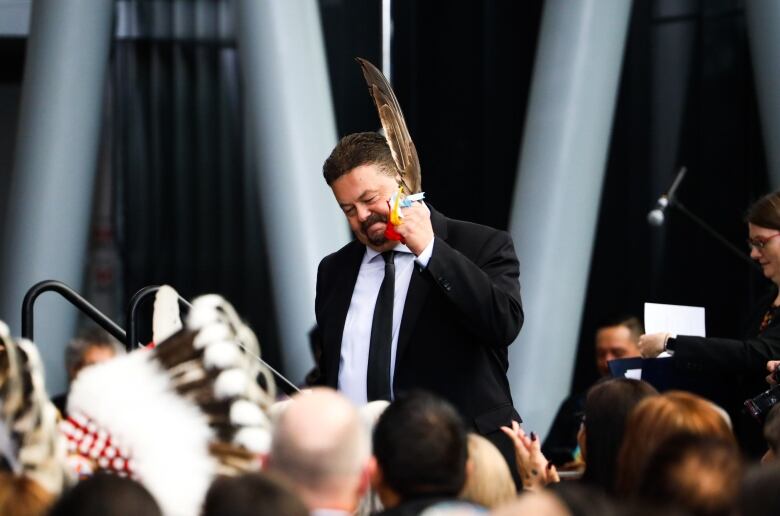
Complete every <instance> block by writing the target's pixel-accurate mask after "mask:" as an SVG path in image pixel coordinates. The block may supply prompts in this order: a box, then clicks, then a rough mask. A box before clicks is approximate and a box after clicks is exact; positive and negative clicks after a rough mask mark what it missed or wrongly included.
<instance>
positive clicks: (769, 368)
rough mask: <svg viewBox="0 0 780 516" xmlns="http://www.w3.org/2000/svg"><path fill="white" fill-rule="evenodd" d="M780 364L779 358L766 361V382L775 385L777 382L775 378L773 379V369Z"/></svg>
mask: <svg viewBox="0 0 780 516" xmlns="http://www.w3.org/2000/svg"><path fill="white" fill-rule="evenodd" d="M778 366H780V360H770V361H769V362H767V363H766V370H767V371H769V375H768V376H767V377H766V381H767V383H769V384H771V385H775V384H776V383H777V380H775V369H777V367H778Z"/></svg>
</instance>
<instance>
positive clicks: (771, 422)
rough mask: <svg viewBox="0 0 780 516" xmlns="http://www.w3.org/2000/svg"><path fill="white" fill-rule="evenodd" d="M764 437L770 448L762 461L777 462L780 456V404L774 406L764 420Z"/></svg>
mask: <svg viewBox="0 0 780 516" xmlns="http://www.w3.org/2000/svg"><path fill="white" fill-rule="evenodd" d="M764 439H766V444H767V446H768V447H769V449H768V450H767V451H766V453H765V454H764V456H763V457H761V462H762V463H768V462H775V461H777V458H778V456H780V404H778V405H775V406H774V407H772V410H770V411H769V414H767V416H766V421H764Z"/></svg>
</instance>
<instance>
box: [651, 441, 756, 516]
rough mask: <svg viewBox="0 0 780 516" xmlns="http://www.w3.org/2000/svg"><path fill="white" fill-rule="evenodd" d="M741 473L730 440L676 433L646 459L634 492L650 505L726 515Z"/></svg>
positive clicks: (696, 515)
mask: <svg viewBox="0 0 780 516" xmlns="http://www.w3.org/2000/svg"><path fill="white" fill-rule="evenodd" d="M742 473H743V464H742V457H741V456H740V452H739V448H738V447H737V445H736V443H735V442H734V441H733V440H724V439H721V438H717V437H713V436H708V435H697V434H689V433H682V434H676V435H673V436H671V437H670V438H669V439H667V440H665V441H663V442H662V443H661V444H660V445H659V446H658V449H657V450H656V452H655V453H654V454H653V455H652V456H651V457H650V458H649V459H648V462H647V466H646V467H645V468H644V470H643V471H642V474H641V476H640V479H639V482H638V490H637V494H638V497H639V498H640V499H642V500H644V501H645V502H646V503H649V504H651V505H655V506H657V507H665V506H673V507H674V506H676V507H679V508H682V509H685V510H686V511H687V512H688V513H689V514H692V515H694V516H729V515H730V514H731V513H732V510H733V508H734V506H735V503H736V500H737V495H738V493H739V490H740V484H741V482H742Z"/></svg>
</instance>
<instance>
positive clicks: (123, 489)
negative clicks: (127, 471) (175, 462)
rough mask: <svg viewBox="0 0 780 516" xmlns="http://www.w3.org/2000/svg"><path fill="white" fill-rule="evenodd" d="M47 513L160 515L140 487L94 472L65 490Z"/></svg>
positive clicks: (67, 515)
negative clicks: (94, 473)
mask: <svg viewBox="0 0 780 516" xmlns="http://www.w3.org/2000/svg"><path fill="white" fill-rule="evenodd" d="M49 514H50V516H70V515H71V514H79V515H81V516H103V515H105V514H111V515H116V516H125V515H127V516H131V515H132V516H135V515H137V514H144V515H149V516H161V515H162V512H161V511H160V507H159V506H158V505H157V502H156V501H155V499H154V498H153V497H152V495H151V494H149V491H147V490H146V488H145V487H144V486H142V485H141V484H139V483H138V482H136V481H135V480H131V479H129V478H123V477H120V476H117V475H109V474H102V473H101V474H97V475H94V476H92V477H89V478H88V479H86V480H82V481H81V482H79V483H78V484H76V485H75V486H74V487H73V489H71V490H70V491H66V492H65V493H64V494H63V495H62V496H61V497H60V499H59V500H57V503H55V504H54V507H52V510H51V512H50V513H49Z"/></svg>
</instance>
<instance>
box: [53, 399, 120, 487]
mask: <svg viewBox="0 0 780 516" xmlns="http://www.w3.org/2000/svg"><path fill="white" fill-rule="evenodd" d="M60 431H61V432H62V433H63V435H65V438H66V439H67V442H68V463H69V464H70V466H71V469H72V470H73V471H74V472H75V473H76V474H77V475H78V476H79V477H87V476H90V475H92V474H94V473H95V472H97V471H107V472H110V473H115V474H117V475H120V476H133V463H132V460H131V458H130V454H129V452H128V451H127V450H126V449H125V448H123V447H122V446H121V445H120V444H119V443H117V442H116V441H114V440H112V438H111V436H110V435H109V434H108V432H106V431H105V430H103V429H102V428H100V427H98V426H97V424H95V422H94V421H92V420H90V419H89V418H88V417H87V416H85V415H83V414H79V413H75V414H72V415H71V416H70V417H68V418H67V419H65V420H63V421H62V422H61V423H60Z"/></svg>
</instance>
